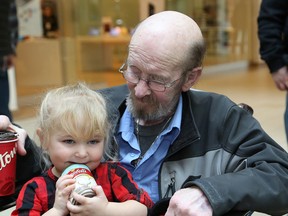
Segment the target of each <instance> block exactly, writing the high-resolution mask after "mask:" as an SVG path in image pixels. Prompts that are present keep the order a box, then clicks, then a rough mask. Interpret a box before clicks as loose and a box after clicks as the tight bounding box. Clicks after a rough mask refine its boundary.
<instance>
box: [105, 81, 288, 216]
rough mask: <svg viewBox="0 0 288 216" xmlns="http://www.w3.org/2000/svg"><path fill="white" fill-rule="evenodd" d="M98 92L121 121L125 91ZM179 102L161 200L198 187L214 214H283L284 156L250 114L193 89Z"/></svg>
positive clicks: (287, 196)
mask: <svg viewBox="0 0 288 216" xmlns="http://www.w3.org/2000/svg"><path fill="white" fill-rule="evenodd" d="M101 92H102V94H103V95H104V96H105V97H106V98H107V100H108V103H109V107H110V109H111V110H110V111H111V113H113V116H114V117H115V114H116V115H119V116H121V115H122V114H123V112H124V110H125V108H126V105H125V97H126V95H127V94H128V89H127V86H126V85H124V86H118V87H113V88H109V89H104V90H101ZM182 97H183V114H182V124H181V132H180V134H179V136H178V137H177V139H176V140H175V142H174V143H173V145H171V147H170V149H169V152H168V154H167V155H166V157H165V160H164V162H163V164H162V166H161V168H160V172H159V178H158V179H159V188H160V191H159V194H160V197H164V195H165V193H166V192H167V191H168V192H169V191H171V192H172V193H173V192H174V191H173V189H174V188H175V190H178V189H180V188H182V187H190V186H193V185H196V186H197V187H199V188H201V190H202V191H203V192H204V193H205V195H206V196H207V198H208V200H209V202H210V204H211V206H212V208H213V212H214V213H213V214H214V215H223V214H225V213H227V212H230V211H231V210H234V211H247V210H252V211H259V212H265V213H266V214H272V215H282V214H284V213H287V212H288V154H287V152H286V151H285V150H284V149H283V148H281V147H280V146H279V145H278V144H277V143H276V142H275V141H274V140H273V139H272V138H271V137H269V136H268V135H267V134H266V133H265V132H264V130H263V129H262V128H261V126H260V124H259V122H258V121H257V120H256V119H255V118H254V117H253V116H252V115H251V114H250V113H249V112H247V111H246V110H244V109H242V108H240V107H239V106H238V105H237V104H235V103H234V102H232V101H231V100H230V99H228V98H227V97H225V96H223V95H219V94H216V93H210V92H204V91H196V90H191V91H188V92H185V93H182ZM112 104H113V105H112ZM116 107H118V113H117V112H116V113H115V110H117V109H114V108H116ZM114 117H113V118H114ZM116 130H117V126H116ZM170 189H171V190H170ZM172 193H170V194H169V196H171V195H172Z"/></svg>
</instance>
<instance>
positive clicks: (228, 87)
mask: <svg viewBox="0 0 288 216" xmlns="http://www.w3.org/2000/svg"><path fill="white" fill-rule="evenodd" d="M205 70H206V69H205V68H204V72H203V75H202V78H201V80H200V81H199V82H198V83H197V85H195V86H194V87H195V88H198V89H201V90H205V91H213V92H218V93H223V94H225V95H227V96H228V97H230V98H231V99H232V100H234V101H235V102H237V103H241V102H244V103H247V104H249V105H250V106H251V107H253V109H254V116H255V118H256V119H258V120H259V122H260V124H261V125H262V127H263V128H264V129H265V130H266V132H267V133H268V134H269V135H270V136H271V137H273V138H274V139H275V140H276V141H277V142H278V143H279V144H281V145H282V146H283V148H285V149H286V150H287V141H286V138H285V132H284V124H283V113H284V105H285V92H280V91H279V90H277V89H276V87H275V86H274V83H273V81H272V79H271V77H270V74H269V73H268V70H267V68H266V67H265V66H260V67H259V66H258V67H252V68H249V69H248V70H239V71H233V72H230V73H229V72H223V73H218V72H217V73H205ZM123 82H124V80H123V78H122V77H121V75H120V74H119V73H116V72H112V73H111V74H107V83H106V84H107V86H111V85H117V84H121V83H123ZM21 109H22V111H21ZM21 109H20V110H19V111H17V112H15V113H14V118H15V121H16V123H19V124H20V125H22V126H23V127H24V128H25V129H26V130H27V131H28V133H29V134H30V135H31V136H32V137H33V136H34V129H35V126H36V125H35V119H34V115H35V108H34V107H33V106H32V107H28V108H27V107H26V108H21ZM1 215H3V216H4V215H5V214H2V213H1ZM7 215H9V213H7ZM254 215H255V216H260V215H265V214H260V213H254V214H253V216H254Z"/></svg>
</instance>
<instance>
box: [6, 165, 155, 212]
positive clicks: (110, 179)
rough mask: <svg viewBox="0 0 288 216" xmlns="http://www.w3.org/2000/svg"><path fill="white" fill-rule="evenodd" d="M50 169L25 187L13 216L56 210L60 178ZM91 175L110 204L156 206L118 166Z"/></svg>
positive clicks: (97, 169) (124, 170) (101, 167)
mask: <svg viewBox="0 0 288 216" xmlns="http://www.w3.org/2000/svg"><path fill="white" fill-rule="evenodd" d="M51 169H52V167H51V168H50V169H49V170H48V171H47V172H45V173H44V174H43V175H41V176H39V177H35V178H33V179H31V180H30V181H28V182H27V183H26V184H25V185H24V186H23V188H22V189H21V191H20V193H19V196H18V199H17V203H16V209H15V210H14V211H13V212H12V214H11V215H27V216H32V215H33V216H34V215H42V214H43V213H44V212H46V211H48V210H49V209H50V208H52V207H53V204H54V200H55V190H56V181H57V180H58V178H57V177H56V176H54V175H53V173H52V171H51ZM92 173H93V176H94V178H95V180H96V182H97V184H98V185H101V186H102V188H103V190H104V193H105V195H106V197H107V199H108V201H112V202H124V201H126V200H137V201H138V202H140V203H143V204H144V205H146V206H147V207H148V208H151V207H152V206H153V201H152V200H151V199H150V197H149V195H148V193H147V192H146V191H144V190H143V189H139V188H138V186H137V184H136V183H135V182H134V181H133V179H132V175H131V174H130V173H129V172H128V171H127V170H126V169H125V168H123V167H122V166H120V165H119V163H113V162H106V163H102V164H100V165H99V166H98V167H97V168H96V170H94V171H92Z"/></svg>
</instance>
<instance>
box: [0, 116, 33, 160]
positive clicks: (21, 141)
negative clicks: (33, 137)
mask: <svg viewBox="0 0 288 216" xmlns="http://www.w3.org/2000/svg"><path fill="white" fill-rule="evenodd" d="M0 130H9V131H14V132H16V133H18V135H19V137H18V142H17V153H18V154H19V155H22V156H24V155H26V150H25V148H24V146H25V139H26V137H27V133H26V131H25V130H24V129H22V128H19V127H16V126H15V125H13V124H12V123H11V122H10V120H9V118H8V117H7V116H4V115H0Z"/></svg>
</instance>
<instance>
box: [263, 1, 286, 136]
mask: <svg viewBox="0 0 288 216" xmlns="http://www.w3.org/2000/svg"><path fill="white" fill-rule="evenodd" d="M258 37H259V41H260V55H261V58H262V59H263V60H264V61H265V62H266V64H267V66H268V68H269V70H270V73H271V76H272V78H273V80H274V82H275V85H276V86H277V88H278V89H279V90H281V91H287V90H288V68H287V65H288V38H287V37H288V1H287V0H262V3H261V6H260V11H259V16H258ZM284 123H285V132H286V138H287V140H288V94H286V111H285V114H284Z"/></svg>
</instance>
